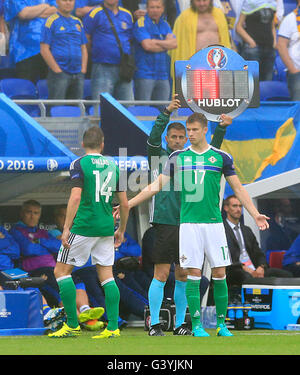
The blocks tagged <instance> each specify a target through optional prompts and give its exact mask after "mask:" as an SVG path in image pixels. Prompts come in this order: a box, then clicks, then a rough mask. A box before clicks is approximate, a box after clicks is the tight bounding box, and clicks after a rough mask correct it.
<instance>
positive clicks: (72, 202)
mask: <svg viewBox="0 0 300 375" xmlns="http://www.w3.org/2000/svg"><path fill="white" fill-rule="evenodd" d="M81 192H82V189H81V188H80V187H73V188H72V190H71V195H70V198H69V201H68V205H67V212H66V219H65V223H64V230H63V233H62V235H61V242H62V244H63V246H64V247H66V248H70V245H69V243H68V239H69V235H70V228H71V226H72V224H73V220H74V217H75V215H76V213H77V210H78V207H79V204H80V200H81Z"/></svg>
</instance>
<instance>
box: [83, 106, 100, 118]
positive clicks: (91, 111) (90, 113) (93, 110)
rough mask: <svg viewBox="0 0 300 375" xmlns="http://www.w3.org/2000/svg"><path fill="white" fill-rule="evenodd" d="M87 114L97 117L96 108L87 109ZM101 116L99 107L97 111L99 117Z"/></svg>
mask: <svg viewBox="0 0 300 375" xmlns="http://www.w3.org/2000/svg"><path fill="white" fill-rule="evenodd" d="M86 114H87V115H88V116H95V109H94V106H90V107H88V108H87V110H86ZM100 115H101V108H100V106H99V108H98V110H97V116H100Z"/></svg>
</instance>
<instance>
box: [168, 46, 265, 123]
mask: <svg viewBox="0 0 300 375" xmlns="http://www.w3.org/2000/svg"><path fill="white" fill-rule="evenodd" d="M175 92H176V93H177V94H178V99H179V100H180V102H181V107H183V108H184V107H188V108H190V109H191V110H192V111H193V112H200V113H203V114H204V115H206V117H207V119H208V120H210V121H219V118H220V115H221V114H222V113H225V114H228V115H230V116H231V117H232V118H235V117H237V116H238V115H240V114H241V113H242V112H243V111H244V110H245V109H247V108H248V107H259V104H260V98H259V65H258V62H257V61H247V60H244V59H243V58H242V57H241V56H240V55H239V54H238V53H237V52H235V51H233V50H231V49H229V48H226V47H223V46H221V45H213V46H210V47H207V48H204V49H202V50H200V51H198V52H197V53H195V54H194V55H193V56H192V57H191V58H190V59H189V60H188V61H176V62H175Z"/></svg>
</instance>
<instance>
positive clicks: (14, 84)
mask: <svg viewBox="0 0 300 375" xmlns="http://www.w3.org/2000/svg"><path fill="white" fill-rule="evenodd" d="M0 91H1V92H3V93H4V94H5V95H7V96H8V97H9V98H10V99H37V98H38V94H37V89H36V87H35V85H34V83H32V82H31V81H28V80H27V79H20V78H5V79H2V80H1V81H0Z"/></svg>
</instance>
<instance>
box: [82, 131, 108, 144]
mask: <svg viewBox="0 0 300 375" xmlns="http://www.w3.org/2000/svg"><path fill="white" fill-rule="evenodd" d="M82 141H83V147H85V148H98V147H99V146H100V145H102V143H103V141H104V134H103V131H102V129H101V128H100V127H99V126H92V127H91V128H89V129H87V130H86V131H85V132H84V134H83V139H82Z"/></svg>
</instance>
